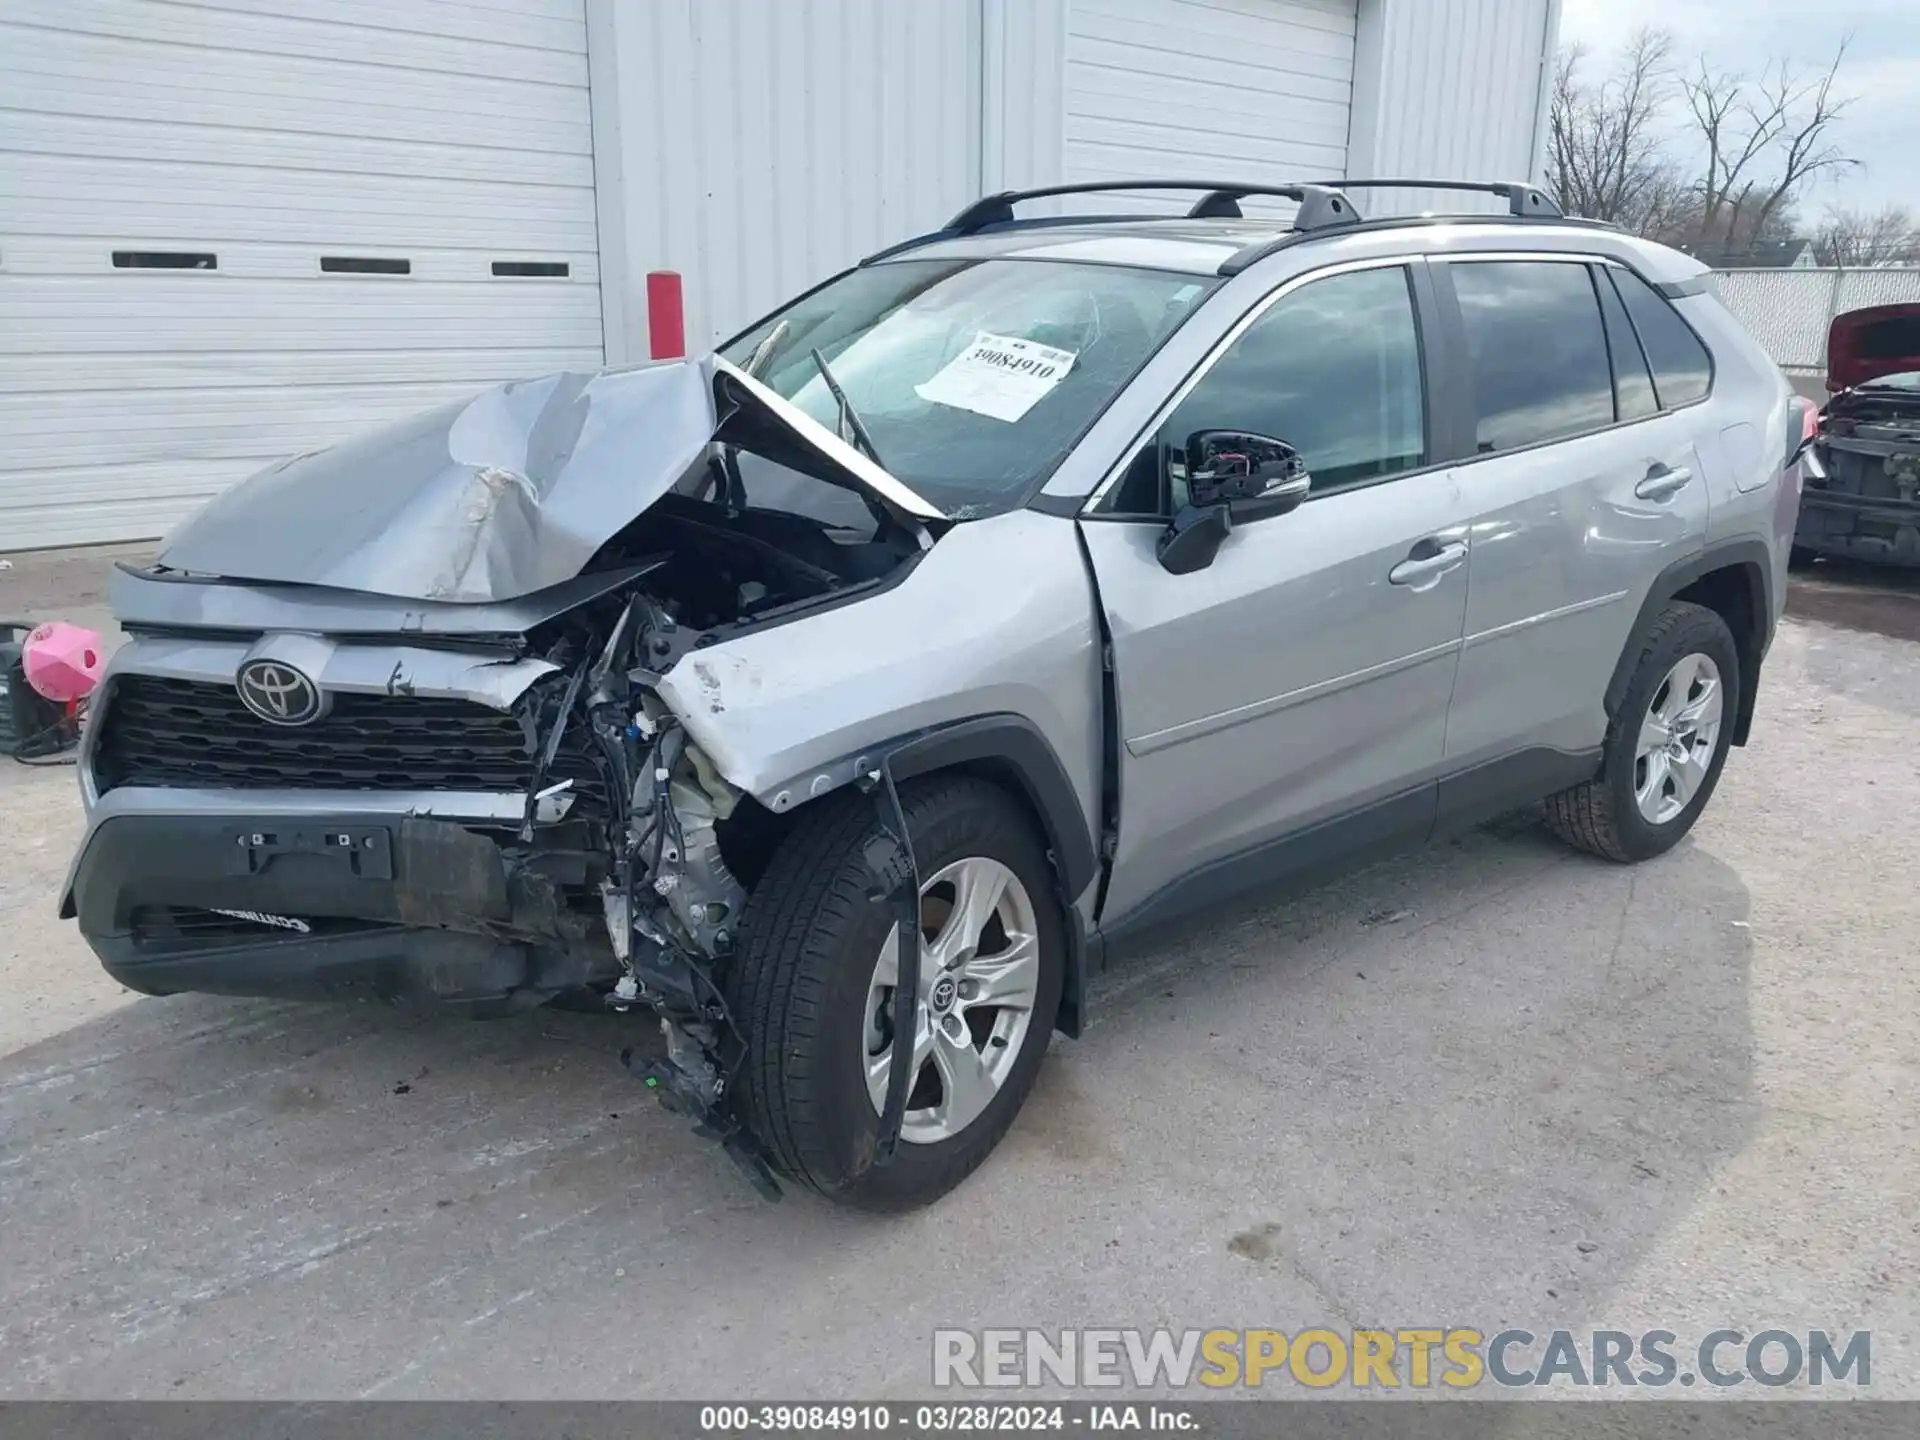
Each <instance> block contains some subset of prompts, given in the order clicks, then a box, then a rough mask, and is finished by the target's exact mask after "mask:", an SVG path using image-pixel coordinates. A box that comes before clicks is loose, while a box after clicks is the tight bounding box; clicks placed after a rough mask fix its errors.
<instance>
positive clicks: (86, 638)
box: [20, 620, 107, 705]
mask: <svg viewBox="0 0 1920 1440" xmlns="http://www.w3.org/2000/svg"><path fill="white" fill-rule="evenodd" d="M106 662H107V655H106V647H105V646H104V645H102V644H101V643H100V635H99V632H98V631H94V630H89V629H87V628H86V627H85V626H84V625H69V624H68V623H67V622H66V621H64V620H50V621H48V622H47V623H46V624H45V625H41V626H38V627H36V628H35V629H33V630H32V631H29V632H28V634H27V638H26V640H25V641H24V642H23V643H22V645H21V647H20V663H21V668H23V669H24V670H25V671H26V672H27V684H29V685H31V686H32V687H33V690H34V693H35V694H37V695H41V696H44V697H45V698H46V699H48V700H52V701H54V702H55V703H56V704H60V705H71V704H72V703H73V702H74V701H76V700H84V699H85V698H86V697H87V696H88V695H89V694H91V693H92V691H93V687H94V686H96V685H98V684H99V683H100V671H101V670H102V669H103V668H104V667H105V665H106Z"/></svg>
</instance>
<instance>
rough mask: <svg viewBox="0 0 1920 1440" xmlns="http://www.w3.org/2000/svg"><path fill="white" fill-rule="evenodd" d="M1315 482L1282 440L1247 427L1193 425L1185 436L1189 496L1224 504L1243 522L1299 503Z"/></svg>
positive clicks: (1193, 499)
mask: <svg viewBox="0 0 1920 1440" xmlns="http://www.w3.org/2000/svg"><path fill="white" fill-rule="evenodd" d="M1312 487H1313V477H1312V476H1311V475H1309V474H1308V473H1307V462H1306V461H1305V460H1304V459H1303V458H1302V457H1301V455H1300V452H1299V451H1298V450H1296V449H1294V448H1293V446H1291V445H1289V444H1288V443H1287V442H1286V441H1284V440H1275V439H1274V438H1272V437H1271V436H1269V435H1255V434H1253V433H1251V432H1249V431H1245V430H1196V431H1194V433H1193V434H1192V435H1190V436H1188V437H1187V497H1188V499H1189V500H1190V501H1191V502H1192V503H1193V504H1195V505H1220V504H1224V505H1226V506H1227V508H1228V509H1229V510H1231V511H1232V513H1233V518H1234V520H1235V521H1236V522H1237V523H1239V524H1242V525H1244V524H1246V523H1247V522H1249V521H1252V520H1265V519H1268V518H1270V517H1272V516H1275V515H1284V514H1286V513H1287V512H1288V511H1289V510H1295V509H1298V508H1299V506H1300V502H1301V501H1303V500H1305V499H1306V498H1307V492H1308V491H1309V490H1310V489H1311V488H1312Z"/></svg>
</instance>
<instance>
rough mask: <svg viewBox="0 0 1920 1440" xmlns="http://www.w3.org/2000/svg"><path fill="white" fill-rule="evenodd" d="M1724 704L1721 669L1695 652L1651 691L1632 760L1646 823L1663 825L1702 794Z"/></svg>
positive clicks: (1638, 800)
mask: <svg viewBox="0 0 1920 1440" xmlns="http://www.w3.org/2000/svg"><path fill="white" fill-rule="evenodd" d="M1724 700H1725V686H1724V685H1723V684H1722V683H1721V680H1720V667H1719V666H1718V665H1715V664H1714V663H1713V661H1712V660H1711V659H1710V658H1708V657H1707V656H1705V655H1701V654H1698V653H1694V654H1689V655H1682V656H1681V657H1680V658H1679V659H1678V660H1677V661H1675V662H1674V666H1673V668H1672V669H1671V670H1669V671H1667V674H1666V678H1665V679H1664V680H1662V681H1661V682H1660V685H1659V688H1658V689H1656V690H1655V691H1654V692H1653V699H1652V700H1651V701H1649V702H1648V705H1647V713H1646V716H1645V718H1644V719H1642V720H1641V722H1640V739H1639V743H1638V744H1637V745H1636V746H1635V748H1634V758H1633V798H1634V802H1635V803H1636V804H1637V805H1638V806H1639V807H1640V815H1641V817H1642V818H1643V819H1645V820H1646V821H1647V823H1648V824H1650V825H1664V824H1666V823H1667V822H1668V821H1670V820H1672V819H1673V818H1674V817H1676V816H1677V815H1679V814H1680V813H1681V812H1682V811H1683V810H1685V809H1686V808H1687V806H1688V804H1689V803H1691V801H1692V800H1693V797H1694V796H1695V795H1697V794H1699V793H1700V787H1701V785H1702V784H1704V783H1705V781H1706V778H1707V772H1708V771H1709V770H1710V769H1711V768H1712V767H1713V753H1714V746H1715V744H1716V743H1717V742H1718V740H1719V738H1720V716H1721V711H1722V709H1723V706H1724Z"/></svg>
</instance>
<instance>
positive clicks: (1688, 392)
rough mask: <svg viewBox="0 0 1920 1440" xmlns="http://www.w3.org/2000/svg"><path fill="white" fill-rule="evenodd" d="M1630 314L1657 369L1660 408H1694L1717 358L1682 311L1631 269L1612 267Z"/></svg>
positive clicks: (1655, 381)
mask: <svg viewBox="0 0 1920 1440" xmlns="http://www.w3.org/2000/svg"><path fill="white" fill-rule="evenodd" d="M1607 273H1608V274H1609V275H1611V276H1612V277H1613V283H1614V285H1615V286H1616V287H1617V288H1618V289H1619V291H1620V298H1621V299H1622V300H1623V301H1625V302H1626V307H1627V314H1628V315H1630V316H1631V317H1632V318H1633V328H1634V330H1635V332H1636V333H1637V334H1638V335H1639V336H1640V344H1641V345H1642V346H1643V347H1644V348H1645V349H1646V352H1647V360H1648V361H1649V363H1651V364H1652V366H1653V385H1654V389H1655V390H1656V391H1657V392H1658V394H1659V397H1660V406H1661V408H1662V409H1664V410H1671V409H1673V408H1674V407H1675V406H1676V405H1691V404H1692V403H1693V402H1694V401H1695V400H1703V399H1705V398H1706V394H1707V390H1708V389H1709V388H1710V387H1711V385H1712V383H1713V359H1712V357H1711V356H1709V355H1708V354H1707V347H1706V346H1705V345H1702V344H1701V343H1700V337H1699V336H1698V335H1696V334H1694V333H1693V327H1692V326H1691V325H1689V324H1687V322H1686V321H1684V320H1682V319H1681V318H1680V312H1679V311H1677V310H1675V309H1674V308H1673V306H1672V305H1671V304H1669V303H1668V301H1667V298H1666V296H1664V295H1662V294H1661V293H1660V292H1659V291H1658V290H1655V289H1654V288H1653V287H1652V286H1651V285H1649V284H1647V282H1646V281H1644V280H1642V279H1641V278H1640V277H1639V276H1638V275H1636V274H1634V273H1633V272H1632V271H1631V270H1621V269H1618V268H1616V267H1613V266H1609V267H1608V272H1607Z"/></svg>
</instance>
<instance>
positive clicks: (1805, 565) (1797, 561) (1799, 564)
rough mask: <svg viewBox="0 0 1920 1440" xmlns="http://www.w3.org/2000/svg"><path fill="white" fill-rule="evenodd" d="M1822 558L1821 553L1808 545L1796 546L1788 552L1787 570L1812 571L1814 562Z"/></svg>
mask: <svg viewBox="0 0 1920 1440" xmlns="http://www.w3.org/2000/svg"><path fill="white" fill-rule="evenodd" d="M1819 558H1820V552H1819V551H1818V550H1815V549H1812V548H1811V547H1809V546H1806V545H1794V546H1791V547H1789V548H1788V550H1787V568H1788V569H1789V570H1811V569H1812V568H1813V562H1814V561H1816V560H1818V559H1819Z"/></svg>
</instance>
